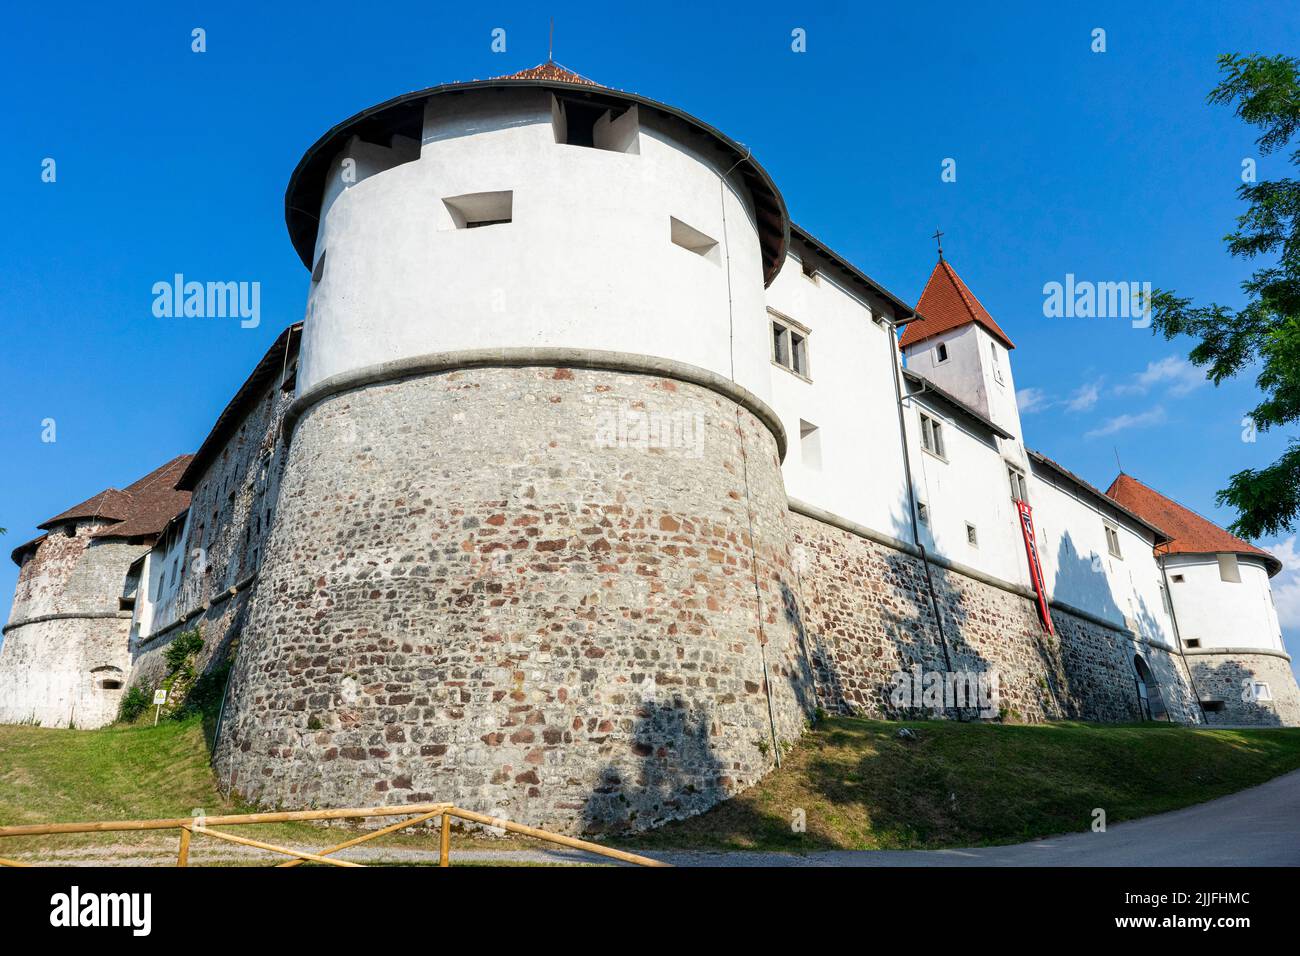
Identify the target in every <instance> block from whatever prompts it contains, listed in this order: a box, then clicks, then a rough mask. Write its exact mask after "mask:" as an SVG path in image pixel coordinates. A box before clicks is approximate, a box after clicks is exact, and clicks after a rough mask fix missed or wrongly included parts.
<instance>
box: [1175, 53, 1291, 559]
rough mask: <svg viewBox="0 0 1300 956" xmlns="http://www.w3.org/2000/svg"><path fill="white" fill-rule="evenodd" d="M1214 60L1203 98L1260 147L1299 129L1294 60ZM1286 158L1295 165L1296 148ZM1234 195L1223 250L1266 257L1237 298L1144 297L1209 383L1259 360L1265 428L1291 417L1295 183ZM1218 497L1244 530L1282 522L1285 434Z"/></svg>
mask: <svg viewBox="0 0 1300 956" xmlns="http://www.w3.org/2000/svg"><path fill="white" fill-rule="evenodd" d="M1219 69H1220V71H1221V74H1222V77H1221V80H1220V82H1219V85H1218V86H1216V87H1215V88H1214V89H1213V90H1212V91H1211V92H1210V95H1209V102H1210V103H1213V104H1217V105H1226V106H1232V107H1233V108H1234V112H1235V113H1236V115H1237V116H1239V117H1241V119H1242V120H1244V121H1245V122H1246V123H1248V124H1250V125H1251V126H1254V127H1257V128H1258V129H1259V130H1260V135H1259V137H1258V139H1256V141H1255V142H1256V145H1258V147H1259V151H1260V154H1261V155H1268V154H1270V153H1274V152H1277V151H1278V150H1280V149H1283V148H1284V147H1286V146H1287V144H1288V143H1290V141H1291V139H1292V138H1293V137H1294V136H1295V134H1296V131H1297V130H1298V129H1300V60H1296V59H1294V58H1292V57H1289V56H1263V55H1259V54H1255V55H1251V56H1240V55H1238V54H1235V53H1228V54H1224V55H1223V56H1220V57H1219ZM1290 161H1291V164H1292V165H1293V166H1297V167H1300V150H1297V151H1296V152H1294V153H1292V154H1291V156H1290ZM1237 195H1238V196H1239V197H1240V198H1241V199H1243V200H1245V201H1246V202H1247V203H1249V207H1248V208H1247V209H1246V211H1245V213H1243V214H1242V215H1241V216H1240V217H1238V219H1237V228H1236V230H1235V231H1234V232H1232V233H1230V234H1229V235H1227V236H1225V237H1224V242H1225V243H1227V246H1228V251H1229V252H1230V253H1231V254H1232V255H1234V256H1238V257H1240V258H1243V259H1250V260H1260V259H1261V258H1266V259H1267V260H1268V264H1264V265H1262V266H1261V267H1260V268H1259V269H1257V270H1256V271H1255V272H1254V273H1253V274H1252V275H1251V276H1250V278H1249V279H1247V280H1246V281H1244V282H1243V283H1242V284H1241V288H1242V290H1243V291H1244V292H1245V293H1246V296H1247V299H1248V301H1247V303H1246V305H1244V306H1243V307H1242V308H1240V309H1233V308H1230V307H1228V306H1224V305H1218V304H1217V303H1211V304H1209V305H1200V306H1194V305H1192V300H1191V299H1184V298H1179V297H1178V296H1176V295H1174V293H1172V292H1169V291H1167V290H1163V289H1162V290H1160V291H1158V292H1156V293H1155V294H1154V295H1153V296H1152V299H1151V306H1152V327H1153V330H1154V331H1155V332H1157V333H1159V334H1162V335H1163V336H1164V337H1165V338H1166V339H1171V338H1173V337H1174V336H1177V335H1189V336H1192V337H1193V338H1196V339H1199V340H1200V341H1199V342H1198V344H1197V345H1196V346H1195V347H1194V348H1193V349H1192V351H1191V352H1190V354H1189V355H1188V358H1189V359H1190V360H1191V361H1192V363H1193V364H1194V365H1197V366H1202V367H1205V368H1206V377H1207V378H1208V379H1209V380H1210V381H1212V382H1214V384H1215V385H1218V384H1219V383H1221V382H1222V381H1224V380H1225V379H1228V378H1232V377H1233V376H1235V375H1237V374H1238V373H1239V372H1241V371H1242V370H1244V369H1245V368H1246V367H1247V366H1251V365H1254V364H1255V363H1259V368H1260V371H1259V375H1258V377H1257V378H1256V380H1255V381H1256V384H1257V385H1258V386H1259V389H1260V391H1261V392H1263V400H1262V401H1261V402H1260V403H1259V405H1257V406H1256V407H1255V409H1254V410H1253V411H1251V412H1250V414H1249V418H1250V419H1251V420H1252V421H1253V422H1254V424H1255V427H1256V428H1257V429H1258V430H1260V431H1268V430H1269V429H1271V428H1274V427H1281V426H1286V425H1289V424H1291V423H1293V422H1295V421H1297V420H1298V419H1300V182H1297V181H1296V180H1294V179H1289V178H1287V179H1277V180H1273V181H1269V182H1246V183H1244V184H1243V185H1242V186H1241V187H1240V188H1239V189H1238V190H1237ZM1274 258H1275V259H1276V261H1273V260H1274ZM1218 503H1219V504H1220V505H1230V506H1232V507H1233V508H1235V509H1236V510H1237V520H1236V521H1235V522H1234V523H1233V525H1232V530H1233V532H1235V533H1236V534H1239V535H1241V536H1242V537H1244V538H1258V537H1261V536H1264V535H1272V534H1278V533H1280V532H1282V531H1286V530H1289V529H1290V528H1292V527H1293V526H1294V525H1295V523H1296V520H1297V517H1298V516H1300V441H1298V440H1297V439H1296V438H1294V437H1293V438H1292V439H1291V441H1290V443H1289V445H1288V447H1287V450H1286V451H1285V452H1284V453H1283V454H1282V456H1281V457H1280V458H1278V460H1277V461H1275V462H1273V464H1271V465H1269V466H1268V467H1266V468H1258V469H1256V468H1247V469H1246V470H1244V471H1239V472H1237V473H1236V474H1234V475H1232V476H1231V478H1229V482H1228V487H1227V488H1224V489H1223V490H1222V491H1220V492H1219V494H1218Z"/></svg>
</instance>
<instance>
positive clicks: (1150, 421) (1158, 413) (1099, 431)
mask: <svg viewBox="0 0 1300 956" xmlns="http://www.w3.org/2000/svg"><path fill="white" fill-rule="evenodd" d="M1164 420H1165V410H1164V408H1163V407H1161V406H1159V405H1157V406H1156V407H1155V408H1152V409H1149V410H1148V411H1145V412H1138V413H1137V414H1136V415H1116V416H1115V417H1114V418H1108V419H1106V420H1105V421H1104V422H1102V423H1101V424H1100V425H1098V426H1097V427H1096V428H1094V429H1093V430H1092V431H1089V432H1085V433H1084V436H1083V437H1084V438H1099V437H1101V436H1102V435H1113V434H1115V433H1116V432H1122V431H1127V430H1128V429H1130V428H1146V427H1148V426H1150V425H1159V424H1160V423H1161V422H1163V421H1164Z"/></svg>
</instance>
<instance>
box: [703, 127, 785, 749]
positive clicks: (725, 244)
mask: <svg viewBox="0 0 1300 956" xmlns="http://www.w3.org/2000/svg"><path fill="white" fill-rule="evenodd" d="M749 155H750V153H749V148H748V147H746V148H745V155H744V156H742V157H741V158H740V159H738V160H736V161H735V162H734V163H732V165H731V169H728V170H727V171H726V172H725V173H723V174H722V175H721V176H720V177H719V178H718V207H719V209H720V211H721V213H722V256H723V268H724V269H725V270H726V275H727V327H728V336H729V341H728V353H729V356H730V359H731V380H732V381H733V382H734V381H735V380H736V316H735V304H734V298H733V296H732V291H731V241H730V240H729V239H728V238H727V177H728V176H730V175H731V173H732V171H733V170H734V169H735V168H736V167H737V166H739V165H740V164H741V163H743V162H744V161H745V160H747V159H749ZM736 440H737V441H738V442H739V443H740V461H741V468H742V472H743V475H744V480H745V517H746V518H747V519H748V522H749V566H750V569H751V570H752V571H753V577H754V600H755V602H756V605H757V608H758V621H757V624H758V656H759V660H760V661H761V662H762V665H763V691H764V696H766V698H767V727H768V731H769V733H770V734H771V737H772V753H773V754H774V755H775V757H776V766H777V769H778V770H779V769H780V768H781V740H780V738H779V736H778V735H777V732H776V710H775V708H774V707H773V704H772V676H771V672H770V671H769V670H768V666H767V635H766V633H765V632H764V630H763V592H762V589H761V588H760V586H759V582H758V542H757V540H756V539H755V537H754V502H753V497H752V495H751V494H750V489H749V455H748V454H746V452H745V432H744V426H743V424H742V422H741V420H740V406H739V405H737V406H736Z"/></svg>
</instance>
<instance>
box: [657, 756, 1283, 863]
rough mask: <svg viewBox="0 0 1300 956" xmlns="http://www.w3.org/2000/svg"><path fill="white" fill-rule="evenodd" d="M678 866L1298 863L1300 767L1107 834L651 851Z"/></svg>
mask: <svg viewBox="0 0 1300 956" xmlns="http://www.w3.org/2000/svg"><path fill="white" fill-rule="evenodd" d="M653 855H654V856H656V857H660V858H662V859H665V860H668V861H669V862H671V863H675V864H677V865H678V866H692V865H694V866H1300V770H1296V771H1293V772H1292V773H1288V774H1284V775H1283V776H1281V777H1276V778H1274V779H1273V780H1270V781H1269V782H1268V783H1265V784H1261V785H1260V786H1258V787H1252V788H1251V789H1249V790H1242V791H1239V792H1237V793H1234V794H1231V795H1229V796H1226V797H1221V798H1220V799H1218V800H1211V801H1209V802H1208V803H1200V804H1197V805H1196V806H1193V807H1187V808H1185V809H1182V810H1174V811H1172V812H1170V813H1162V814H1159V815H1157V816H1153V817H1143V818H1142V819H1140V820H1132V821H1130V822H1128V823H1116V824H1114V825H1112V826H1110V827H1107V829H1106V832H1105V833H1092V832H1088V833H1071V834H1068V835H1066V836H1061V837H1052V838H1050V839H1047V840H1035V841H1034V842H1033V843H1019V844H1016V845H1014V846H995V847H979V848H974V849H969V850H842V851H835V852H829V853H811V854H808V855H807V856H789V855H787V854H778V853H730V854H725V855H722V854H703V853H692V854H678V853H663V854H659V853H656V854H653Z"/></svg>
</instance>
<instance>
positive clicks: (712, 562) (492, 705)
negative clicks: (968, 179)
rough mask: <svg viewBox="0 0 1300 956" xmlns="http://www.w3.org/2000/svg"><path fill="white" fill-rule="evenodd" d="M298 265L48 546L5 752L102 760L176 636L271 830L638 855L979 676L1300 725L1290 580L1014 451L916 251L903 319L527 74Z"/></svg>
mask: <svg viewBox="0 0 1300 956" xmlns="http://www.w3.org/2000/svg"><path fill="white" fill-rule="evenodd" d="M285 213H286V218H287V221H288V227H289V233H290V237H291V239H292V241H293V244H294V247H295V249H296V250H297V252H298V254H299V256H300V257H301V259H302V262H303V264H304V266H305V267H306V268H307V269H308V270H309V271H310V273H311V281H310V291H309V293H308V300H307V308H306V318H305V320H304V321H303V322H302V323H298V324H294V325H292V326H290V327H289V328H287V329H286V330H285V331H284V332H283V333H282V334H281V335H280V336H279V338H278V339H277V340H276V342H275V343H274V345H273V346H272V347H271V349H270V350H269V351H268V352H267V353H266V355H265V357H264V358H263V359H262V361H261V362H259V363H258V365H257V367H256V368H255V369H254V370H253V371H252V374H251V375H250V376H249V378H248V380H247V381H246V382H245V383H244V384H243V386H242V387H241V388H240V389H239V390H238V392H237V393H236V394H235V396H234V398H233V399H232V400H231V402H230V404H229V405H228V406H227V408H226V409H225V410H224V411H223V412H222V414H221V416H220V417H219V418H218V420H217V422H216V424H215V425H214V426H213V428H212V430H211V433H210V434H209V435H208V436H207V438H206V439H205V440H204V442H203V443H202V445H201V447H200V448H199V449H198V451H197V452H196V453H195V454H194V455H193V456H185V457H182V458H179V459H176V460H175V461H172V462H170V463H168V464H166V465H164V466H163V467H162V468H160V469H158V470H157V471H155V472H152V473H151V474H150V475H148V476H146V477H145V478H143V479H141V480H140V481H139V482H137V483H136V484H134V485H131V486H129V487H128V488H125V489H121V490H116V489H107V490H104V491H103V492H101V493H100V494H98V495H96V496H94V497H93V498H91V499H89V500H88V501H86V502H85V503H83V504H81V505H78V506H76V507H74V508H72V509H70V510H68V511H66V512H64V513H63V514H61V515H57V516H55V517H54V518H51V519H50V520H49V521H47V522H45V523H44V524H42V525H41V528H42V529H43V530H44V532H45V533H44V534H42V535H41V536H40V537H39V538H36V539H35V540H33V541H30V542H28V543H26V544H23V545H20V546H19V547H18V548H17V549H15V551H14V553H13V557H14V560H15V561H16V562H17V563H18V564H19V565H20V566H21V572H20V577H19V583H18V588H17V593H16V596H15V600H14V604H13V611H12V613H11V615H10V618H9V623H8V624H7V626H6V627H5V640H4V644H3V647H2V648H0V720H3V721H8V722H17V721H38V722H40V723H43V724H46V725H60V726H66V725H67V724H68V723H69V722H72V723H75V724H76V725H77V726H80V727H91V726H97V725H101V724H104V723H107V722H109V721H111V720H112V719H113V717H114V714H115V712H116V709H117V703H118V700H119V699H120V697H121V695H122V694H123V692H124V690H125V688H127V687H131V686H140V687H142V688H145V689H152V688H153V687H155V686H157V685H158V684H159V683H160V682H161V681H162V680H163V678H164V677H165V676H166V673H167V665H166V664H165V662H164V654H163V652H164V650H165V649H166V648H167V646H168V645H169V643H170V642H171V641H172V640H173V639H174V638H175V637H176V635H178V634H180V633H183V632H188V631H191V630H193V629H198V630H199V631H200V633H201V634H202V636H203V640H204V643H203V649H202V651H201V653H200V660H199V663H200V665H201V666H214V662H219V661H224V660H226V659H228V658H229V657H230V656H231V655H233V659H234V666H233V671H232V676H231V679H230V682H229V685H228V687H227V690H226V699H225V701H224V704H223V707H222V711H221V723H220V726H219V727H218V728H217V738H216V744H215V748H216V749H215V754H214V764H215V767H216V771H217V774H218V777H219V780H220V783H221V785H222V787H223V788H229V789H230V790H232V791H233V792H236V793H239V794H241V795H242V796H243V797H245V798H247V799H249V800H251V801H257V802H263V803H269V804H276V805H284V806H309V805H323V806H330V805H354V806H361V805H369V804H376V803H394V804H397V803H406V802H410V801H418V800H451V801H454V802H456V803H457V804H460V805H462V806H467V807H471V808H475V809H479V810H484V811H490V812H492V813H495V814H498V815H502V816H507V817H511V818H513V819H517V820H520V821H525V822H529V823H534V824H540V825H545V826H550V827H554V828H558V829H563V830H569V831H579V830H601V829H611V828H625V827H634V828H636V827H646V826H652V825H655V824H657V823H659V822H662V821H664V820H668V819H671V818H675V817H681V816H686V815H689V814H692V813H697V812H700V811H702V810H704V809H707V808H708V807H709V806H711V805H712V804H714V803H716V802H717V801H718V800H720V799H724V798H725V797H726V796H728V795H730V794H732V793H735V792H737V791H739V790H741V789H743V788H745V787H747V786H749V785H751V784H752V783H754V782H755V781H756V780H758V779H759V778H760V777H762V776H763V775H764V774H765V773H767V772H768V771H769V770H770V769H771V768H772V766H773V764H774V763H775V762H776V761H778V760H779V759H780V756H781V754H782V752H783V751H784V750H785V749H787V748H788V747H789V746H790V745H791V744H792V743H793V742H794V741H795V740H796V739H797V738H798V737H799V735H800V734H801V732H802V731H803V729H804V728H805V726H806V725H807V723H808V722H809V721H810V720H813V719H815V715H816V714H817V712H818V711H819V710H820V711H827V712H852V713H857V714H863V715H869V716H883V717H900V716H920V715H923V714H930V713H938V714H943V715H946V716H948V717H951V718H957V717H960V718H963V719H985V718H987V717H989V716H990V714H989V713H988V712H987V711H981V712H979V713H976V711H975V709H974V708H973V707H972V706H971V703H970V701H965V702H963V701H961V700H956V701H950V700H947V699H937V700H935V701H916V700H905V701H902V702H900V700H899V698H898V697H897V695H896V693H894V692H895V691H896V690H897V687H898V675H899V674H900V673H908V674H940V675H954V674H959V675H965V677H966V679H967V680H968V681H969V680H971V679H974V680H975V682H976V683H979V682H980V681H983V682H984V683H982V684H981V685H980V686H988V685H990V684H991V685H993V686H995V687H996V690H997V697H996V709H995V711H994V712H993V714H992V716H995V717H1001V718H1002V719H1006V720H1018V721H1028V722H1033V721H1042V720H1048V719H1057V718H1078V719H1086V720H1096V721H1130V720H1142V719H1156V720H1161V719H1168V720H1173V721H1178V722H1183V723H1188V724H1200V723H1209V724H1263V725H1269V724H1273V725H1283V724H1285V725H1296V724H1300V690H1297V687H1296V682H1295V680H1294V678H1293V676H1292V674H1291V671H1290V667H1289V661H1290V658H1289V657H1288V656H1287V653H1286V650H1285V648H1284V646H1283V643H1282V638H1281V634H1280V630H1279V626H1278V619H1277V615H1276V613H1275V611H1274V609H1273V607H1272V599H1271V595H1270V588H1269V578H1270V577H1271V576H1272V575H1273V574H1275V573H1276V572H1277V571H1278V570H1279V567H1280V564H1279V562H1278V561H1277V560H1276V559H1275V558H1274V557H1273V556H1272V555H1270V554H1268V553H1267V552H1264V551H1262V550H1260V549H1259V548H1256V547H1254V546H1253V545H1251V544H1249V543H1247V542H1245V541H1241V540H1239V539H1237V538H1235V537H1233V536H1232V535H1230V534H1228V533H1227V532H1226V531H1223V530H1222V529H1220V528H1217V527H1215V526H1214V525H1213V524H1211V523H1210V522H1208V521H1206V520H1205V519H1203V518H1201V517H1199V516H1198V515H1196V514H1194V513H1192V512H1190V511H1189V510H1187V509H1186V508H1183V507H1181V506H1180V505H1178V504H1176V503H1175V502H1173V501H1171V500H1169V499H1168V498H1165V497H1164V496H1162V495H1161V494H1159V493H1158V492H1157V491H1155V490H1154V489H1152V488H1149V487H1147V486H1146V485H1144V484H1142V483H1140V482H1138V481H1137V480H1136V479H1134V478H1132V477H1130V476H1128V475H1124V474H1121V475H1120V476H1119V477H1118V478H1116V479H1115V482H1114V483H1113V484H1112V485H1111V487H1110V488H1109V489H1108V490H1107V491H1105V492H1103V491H1101V490H1099V489H1097V488H1095V487H1093V486H1091V485H1089V484H1088V483H1087V482H1086V481H1084V480H1082V479H1081V478H1079V477H1078V476H1076V475H1074V474H1072V473H1071V472H1069V471H1067V470H1066V469H1065V468H1064V467H1062V466H1061V465H1059V464H1057V463H1056V462H1054V461H1052V460H1051V459H1049V458H1047V457H1045V456H1044V455H1042V454H1040V453H1038V452H1036V451H1034V450H1033V449H1032V448H1030V447H1029V446H1027V445H1026V444H1025V440H1024V435H1023V430H1022V428H1021V422H1020V417H1019V412H1018V409H1017V405H1016V400H1015V382H1014V377H1013V369H1012V365H1011V353H1012V351H1013V349H1014V345H1013V343H1012V340H1011V338H1010V337H1009V336H1008V334H1007V333H1006V332H1005V331H1004V330H1003V328H1002V327H1001V326H1000V325H999V323H998V322H997V321H995V319H994V318H993V316H992V315H991V314H990V313H989V312H988V311H987V310H986V309H985V308H984V307H983V305H981V304H980V302H979V300H978V299H977V298H976V297H975V295H974V294H973V293H972V292H971V291H970V290H969V289H968V288H967V287H966V285H965V284H964V283H963V282H962V280H961V278H960V277H959V276H958V274H957V272H956V271H955V269H954V268H953V266H952V264H951V263H950V262H948V261H946V260H944V259H943V258H942V257H941V258H940V260H939V262H938V263H937V265H936V266H935V268H934V271H933V274H932V275H931V276H930V279H929V282H928V283H927V285H926V287H925V290H924V293H923V294H922V296H921V300H920V302H919V303H918V305H917V306H916V307H915V308H913V307H911V306H909V305H908V304H907V303H905V302H903V301H901V300H900V299H899V298H897V297H896V296H894V295H892V294H891V293H890V292H889V291H888V290H886V289H885V288H884V287H883V286H881V285H880V284H879V283H877V282H876V281H874V280H873V279H871V278H870V277H869V276H867V275H866V274H865V273H863V272H862V271H861V270H859V269H858V268H857V267H855V266H854V265H852V264H851V263H849V262H847V261H846V260H844V259H843V258H842V257H840V256H839V255H837V254H836V253H835V252H833V251H832V250H830V249H829V248H827V247H826V246H825V245H824V244H822V243H821V242H819V241H818V240H817V239H816V238H815V237H814V236H813V235H812V234H811V233H809V232H807V231H805V230H804V229H802V228H799V227H798V226H795V225H793V224H792V223H791V222H790V219H789V216H788V214H787V211H786V206H785V202H784V200H783V198H782V195H781V193H780V192H779V191H778V190H777V188H776V186H775V184H774V183H773V182H772V180H771V178H770V177H769V176H768V174H767V173H766V172H765V171H764V170H763V168H762V167H761V166H760V165H759V164H758V163H757V161H756V160H755V159H754V157H753V156H752V155H751V154H750V151H749V150H748V149H746V148H744V147H742V146H740V145H739V144H738V143H736V142H734V141H733V140H731V139H729V138H728V137H727V136H726V135H724V134H723V133H721V132H719V131H718V130H716V129H713V128H712V127H710V126H708V125H706V124H705V123H703V122H701V121H700V120H698V119H696V118H694V117H692V116H689V115H687V114H686V113H683V112H682V111H680V110H678V109H675V108H673V107H671V106H668V105H665V104H663V103H658V102H655V101H653V100H650V99H647V98H645V97H642V96H639V95H634V94H631V93H626V92H621V91H618V90H614V89H610V88H607V87H604V86H599V85H596V84H594V83H592V82H591V81H589V80H586V79H584V78H582V77H580V76H578V75H576V74H574V73H571V72H569V71H567V70H565V69H563V68H561V67H559V66H558V65H556V64H554V63H551V62H548V63H546V64H543V65H541V66H539V67H535V68H532V69H530V70H525V71H523V72H522V73H517V74H514V75H512V76H508V77H502V78H499V79H494V80H487V81H475V82H467V83H455V84H449V85H444V86H438V87H433V88H431V89H426V90H422V91H419V92H416V93H411V94H408V95H405V96H400V97H398V98H396V99H393V100H390V101H389V102H387V103H383V104H381V105H379V106H376V107H373V108H371V109H368V110H365V111H363V112H362V113H359V114H358V115H356V116H354V117H352V118H351V119H349V120H347V121H345V122H343V123H341V124H339V125H338V126H336V127H335V128H334V129H332V130H331V131H330V132H329V133H327V134H326V135H325V136H324V137H322V138H321V139H320V140H319V141H318V142H317V143H316V144H315V145H314V146H312V147H311V149H310V150H308V152H307V154H306V155H305V156H304V157H303V159H302V161H301V162H300V163H299V164H298V167H297V168H296V169H295V170H294V173H293V176H292V178H291V180H290V183H289V187H288V191H287V194H286V198H285Z"/></svg>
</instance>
